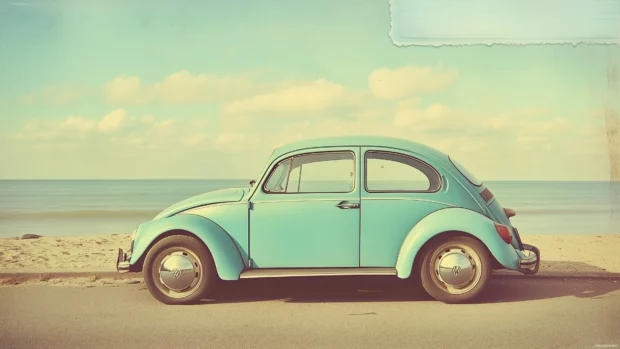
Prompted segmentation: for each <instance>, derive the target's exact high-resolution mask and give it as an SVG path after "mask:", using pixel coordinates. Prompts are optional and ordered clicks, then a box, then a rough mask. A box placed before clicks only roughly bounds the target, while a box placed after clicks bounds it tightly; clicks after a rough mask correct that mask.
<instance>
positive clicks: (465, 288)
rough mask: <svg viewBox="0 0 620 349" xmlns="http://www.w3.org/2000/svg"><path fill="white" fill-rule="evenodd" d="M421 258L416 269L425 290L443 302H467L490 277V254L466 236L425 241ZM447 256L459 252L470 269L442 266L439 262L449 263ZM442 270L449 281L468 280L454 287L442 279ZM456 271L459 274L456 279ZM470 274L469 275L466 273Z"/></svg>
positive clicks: (478, 243) (478, 293)
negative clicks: (427, 242)
mask: <svg viewBox="0 0 620 349" xmlns="http://www.w3.org/2000/svg"><path fill="white" fill-rule="evenodd" d="M420 253H422V255H421V256H422V257H423V258H422V260H421V263H418V267H417V268H416V270H417V271H418V272H419V275H420V281H421V283H422V286H423V287H424V290H425V291H426V292H427V293H428V294H429V295H430V296H431V297H433V298H435V299H436V300H438V301H441V302H444V303H466V302H470V301H472V300H474V299H476V298H477V297H478V296H479V295H480V294H481V293H482V292H483V291H484V289H485V288H486V286H487V284H488V282H489V280H490V279H491V272H492V268H493V265H492V263H491V262H492V256H491V255H490V253H489V250H488V249H487V247H486V246H485V245H484V244H483V243H481V242H480V241H479V240H477V239H475V238H473V237H468V236H453V237H447V238H444V239H440V240H437V241H435V242H433V243H430V244H427V245H426V246H425V247H424V248H423V249H422V250H421V251H420ZM448 255H459V256H458V257H454V256H453V257H452V258H459V259H460V260H463V259H461V257H464V258H466V259H465V260H468V261H469V263H470V264H471V265H473V266H474V267H472V268H471V272H469V270H467V271H465V270H466V269H461V268H458V269H457V268H454V269H457V270H453V269H450V268H446V267H445V265H444V266H443V267H442V268H439V266H442V263H443V262H442V261H446V265H450V263H448V262H447V261H448V260H447V259H443V258H445V257H446V256H448ZM440 270H441V273H443V275H444V276H445V277H446V279H448V278H452V280H457V281H460V280H468V281H463V282H464V283H463V284H459V285H457V286H454V285H450V284H449V283H446V282H444V281H443V279H442V276H441V275H440ZM459 273H463V274H461V276H460V278H461V279H459ZM468 275H471V278H470V277H469V276H468Z"/></svg>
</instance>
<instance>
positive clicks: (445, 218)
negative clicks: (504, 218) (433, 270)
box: [396, 208, 519, 279]
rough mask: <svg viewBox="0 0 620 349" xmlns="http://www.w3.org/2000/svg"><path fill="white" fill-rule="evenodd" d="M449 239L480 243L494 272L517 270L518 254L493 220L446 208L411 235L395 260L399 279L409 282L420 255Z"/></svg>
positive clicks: (473, 212) (462, 210) (421, 224)
mask: <svg viewBox="0 0 620 349" xmlns="http://www.w3.org/2000/svg"><path fill="white" fill-rule="evenodd" d="M449 236H469V237H473V238H475V239H477V240H478V241H480V242H481V243H482V244H483V245H484V246H485V247H486V248H487V250H488V251H489V252H490V255H491V256H492V263H493V266H492V268H493V269H511V270H517V269H518V265H519V257H518V255H517V253H516V251H515V250H514V248H513V247H512V245H509V244H506V243H505V242H504V241H503V240H502V239H501V237H500V236H499V235H498V234H497V231H496V230H495V225H494V223H493V221H492V220H490V219H489V218H487V217H485V216H483V215H481V214H480V213H478V212H475V211H472V210H468V209H464V208H445V209H440V210H437V211H435V212H433V213H431V214H429V215H427V216H426V217H424V218H423V219H422V220H421V221H420V222H418V223H417V224H416V225H415V226H414V227H413V228H412V229H411V230H410V231H409V233H408V234H407V236H406V237H405V239H404V240H403V243H402V245H401V248H400V251H399V254H398V257H397V260H396V271H397V275H398V277H399V278H402V279H406V278H409V277H410V276H411V274H412V271H413V268H414V265H417V264H419V262H420V258H423V256H422V254H421V253H419V252H420V251H423V248H424V247H426V246H429V244H433V243H435V242H436V241H438V239H444V238H445V237H449ZM416 263H417V264H416Z"/></svg>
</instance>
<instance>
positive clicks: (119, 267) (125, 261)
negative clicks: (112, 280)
mask: <svg viewBox="0 0 620 349" xmlns="http://www.w3.org/2000/svg"><path fill="white" fill-rule="evenodd" d="M130 260H131V254H129V255H128V254H127V253H125V252H123V249H121V248H119V249H118V257H117V259H116V271H117V272H119V273H126V272H128V271H129V269H130V267H131V265H130V264H129V261H130Z"/></svg>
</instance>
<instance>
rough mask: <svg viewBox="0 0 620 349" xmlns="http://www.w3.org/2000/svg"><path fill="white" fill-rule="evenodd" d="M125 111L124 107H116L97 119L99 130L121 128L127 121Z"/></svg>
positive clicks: (105, 130)
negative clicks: (100, 118) (99, 119)
mask: <svg viewBox="0 0 620 349" xmlns="http://www.w3.org/2000/svg"><path fill="white" fill-rule="evenodd" d="M127 119H128V117H127V112H126V111H125V110H124V109H116V110H114V111H112V112H110V113H108V114H107V115H106V116H104V117H103V119H102V120H101V121H99V124H98V128H99V131H101V132H104V133H107V132H113V131H117V130H119V129H121V128H122V127H123V126H124V125H125V123H126V122H127Z"/></svg>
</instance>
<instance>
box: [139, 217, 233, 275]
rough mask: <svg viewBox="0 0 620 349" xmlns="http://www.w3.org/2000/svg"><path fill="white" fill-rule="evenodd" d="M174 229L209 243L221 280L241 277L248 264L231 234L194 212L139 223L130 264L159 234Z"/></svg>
mask: <svg viewBox="0 0 620 349" xmlns="http://www.w3.org/2000/svg"><path fill="white" fill-rule="evenodd" d="M174 230H184V231H188V232H190V233H192V234H194V235H196V236H197V237H198V238H199V239H200V240H202V241H203V242H204V243H205V245H207V247H208V248H209V251H211V254H212V255H213V260H214V262H215V267H216V268H217V274H218V275H219V277H220V279H222V280H237V279H239V274H241V271H242V270H243V269H244V267H245V266H244V264H243V260H242V259H241V255H240V254H239V250H238V249H237V246H236V245H235V243H234V242H233V240H232V238H231V237H230V235H228V233H226V231H224V229H222V228H221V227H220V226H219V225H217V224H216V223H214V222H213V221H211V220H210V219H208V218H205V217H201V216H197V215H191V214H185V215H177V216H172V217H168V218H160V219H157V220H154V221H150V222H148V223H144V224H142V225H140V227H139V228H138V233H137V234H136V240H135V241H134V245H133V251H132V254H131V260H130V262H129V264H130V265H134V264H135V263H137V262H138V260H140V258H141V257H142V255H143V254H145V253H146V252H147V249H149V248H150V246H151V245H152V244H153V242H154V241H155V239H157V237H159V236H161V235H162V234H164V233H166V232H169V231H174Z"/></svg>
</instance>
